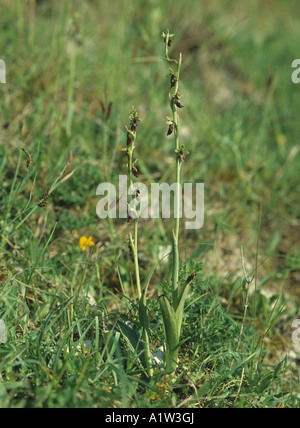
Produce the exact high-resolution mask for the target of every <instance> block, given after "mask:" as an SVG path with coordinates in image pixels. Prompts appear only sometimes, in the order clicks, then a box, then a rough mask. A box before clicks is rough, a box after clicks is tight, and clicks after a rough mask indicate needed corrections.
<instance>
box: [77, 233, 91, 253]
mask: <svg viewBox="0 0 300 428" xmlns="http://www.w3.org/2000/svg"><path fill="white" fill-rule="evenodd" d="M94 245H95V242H94V241H93V237H92V236H90V237H89V238H87V237H86V236H82V237H81V238H80V239H79V246H80V249H81V250H82V251H85V250H86V247H93V246H94Z"/></svg>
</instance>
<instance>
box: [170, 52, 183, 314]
mask: <svg viewBox="0 0 300 428" xmlns="http://www.w3.org/2000/svg"><path fill="white" fill-rule="evenodd" d="M181 62H182V56H181V54H180V58H179V62H178V64H177V76H176V78H177V81H176V85H175V89H174V94H177V93H178V88H179V77H180V67H181ZM170 99H171V108H172V112H173V122H174V139H175V150H176V151H178V150H179V130H180V123H179V116H178V112H177V107H176V105H175V103H174V98H173V97H172V96H171V95H170ZM180 172H181V160H180V158H179V156H178V155H177V154H176V194H175V201H176V206H175V213H174V214H175V215H174V217H175V227H174V231H173V240H172V250H173V266H172V294H173V304H174V309H175V310H176V308H177V306H178V303H179V302H178V279H179V264H180V259H179V248H178V241H179V227H180V218H179V214H180V182H181V176H180Z"/></svg>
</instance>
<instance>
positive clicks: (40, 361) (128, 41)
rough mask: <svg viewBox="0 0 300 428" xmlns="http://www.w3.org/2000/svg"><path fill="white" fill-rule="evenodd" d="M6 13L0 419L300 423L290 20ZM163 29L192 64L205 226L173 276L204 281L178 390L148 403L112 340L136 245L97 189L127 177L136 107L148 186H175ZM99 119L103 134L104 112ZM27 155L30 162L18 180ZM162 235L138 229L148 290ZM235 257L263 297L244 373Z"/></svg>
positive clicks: (132, 7) (231, 6)
mask: <svg viewBox="0 0 300 428" xmlns="http://www.w3.org/2000/svg"><path fill="white" fill-rule="evenodd" d="M0 8H1V13H0V25H1V29H2V31H1V34H2V35H1V39H0V58H1V59H3V60H5V62H6V66H7V83H6V84H5V85H4V84H2V85H1V86H0V112H1V114H0V183H1V186H0V228H1V236H0V243H1V251H0V318H2V319H4V320H5V322H6V324H7V327H8V332H7V335H8V340H7V343H6V344H5V345H0V381H1V383H0V406H1V407H15V406H17V407H55V406H58V407H74V406H75V407H76V406H78V407H80V406H83V407H88V406H98V407H107V406H117V407H118V406H137V407H143V406H147V407H149V406H153V407H163V406H166V407H174V406H187V405H190V406H201V407H215V406H218V407H222V406H224V407H274V406H287V407H297V406H298V404H299V397H300V396H299V391H298V390H299V387H298V385H299V384H298V375H299V372H298V368H297V361H298V364H299V347H297V345H296V346H294V345H293V344H292V340H291V335H292V332H293V330H292V328H291V325H292V321H293V320H294V319H296V318H299V316H297V314H299V309H298V308H299V300H300V299H299V296H300V286H299V280H300V272H299V270H300V269H299V268H300V251H299V238H300V234H299V227H300V213H299V202H298V201H299V190H300V189H299V187H300V185H299V167H300V165H299V150H300V145H299V139H298V138H299V135H300V125H299V123H300V122H299V120H298V111H299V109H298V106H299V94H300V92H299V91H300V86H299V87H298V86H297V85H295V84H293V83H292V81H291V73H292V69H291V63H292V61H293V60H294V59H295V58H298V57H299V55H300V52H299V43H298V41H299V36H300V34H299V24H298V23H299V15H300V9H299V7H297V2H296V1H294V0H290V1H289V2H286V1H283V0H281V1H280V0H268V1H260V0H250V1H248V2H235V1H231V0H223V1H217V0H212V1H210V2H205V1H199V0H197V1H196V0H185V1H181V0H178V1H176V2H174V1H169V0H165V1H158V0H148V1H144V0H139V1H137V0H131V1H130V2H129V1H127V2H126V1H122V0H114V1H113V2H111V1H107V0H100V1H96V0H94V1H92V0H90V1H84V2H82V1H76V0H66V1H54V0H53V1H47V0H44V1H42V0H41V1H37V0H36V1H35V0H31V1H29V0H28V1H21V0H16V1H14V2H10V1H6V0H2V1H1V4H0ZM166 28H170V30H171V32H172V33H176V37H175V38H174V41H173V51H172V56H175V57H177V56H178V55H179V53H180V52H182V54H183V68H182V76H181V78H182V83H181V93H182V103H183V104H184V106H185V108H184V109H183V111H182V112H180V118H181V124H182V142H183V143H184V144H185V145H186V148H187V150H188V151H189V152H190V154H189V155H188V156H187V158H186V161H185V163H184V167H183V175H184V181H185V182H191V183H196V182H204V183H205V223H204V227H203V228H202V229H201V230H197V231H186V230H184V228H182V232H181V246H182V251H181V258H182V261H185V265H184V267H183V272H186V271H188V270H189V269H191V264H192V263H194V262H195V263H200V262H201V263H202V273H201V277H200V278H199V279H198V280H197V282H196V284H195V285H194V289H193V293H192V295H191V297H190V300H189V301H188V303H187V311H186V315H185V321H184V323H185V324H184V326H185V327H184V333H183V335H184V338H185V340H186V343H185V345H184V346H183V349H182V351H181V359H180V364H179V369H178V373H177V375H176V377H175V378H168V377H167V378H166V377H164V376H162V375H161V374H159V373H157V374H156V378H155V382H154V383H151V384H148V381H147V380H145V379H144V378H143V376H142V375H141V374H140V372H139V367H138V362H137V360H136V358H135V357H134V355H133V354H132V353H131V352H130V350H126V346H125V344H124V343H123V342H122V340H123V339H122V337H121V336H120V332H119V331H118V328H117V321H118V319H119V318H120V317H121V319H122V320H123V321H125V320H130V321H131V322H132V323H133V324H134V323H136V319H135V311H134V310H133V309H132V306H130V305H129V303H128V302H126V301H124V299H122V298H121V297H120V295H119V294H117V293H116V291H115V289H118V290H119V291H122V289H123V290H124V289H125V290H128V291H129V292H131V290H132V284H133V278H134V271H133V266H132V265H133V264H132V261H131V259H130V254H129V251H128V244H127V243H126V237H127V234H128V231H129V230H130V226H129V225H128V224H127V223H126V222H122V221H114V222H112V221H111V222H109V221H99V219H98V218H97V216H96V212H95V208H96V204H97V202H98V200H99V198H98V197H97V196H96V188H97V186H98V184H100V183H101V182H104V181H109V182H113V183H117V182H118V176H119V174H124V173H125V171H126V157H124V153H123V152H122V151H120V146H125V144H126V134H125V133H124V126H125V124H128V114H129V111H130V109H131V106H132V105H134V106H135V107H136V108H137V109H138V111H139V113H140V116H141V118H142V122H141V124H140V125H139V128H138V140H137V155H138V158H139V168H140V172H141V176H140V181H142V182H144V183H145V184H150V183H151V182H153V181H155V182H160V181H161V182H163V181H169V182H173V181H174V178H175V177H174V163H173V156H174V148H173V141H172V140H171V139H168V138H167V137H166V131H167V125H166V116H167V115H169V114H170V113H169V107H168V88H169V78H168V77H167V74H168V67H167V66H166V64H165V63H164V62H163V61H162V60H161V58H160V57H161V55H162V54H163V44H162V40H161V37H160V36H161V33H162V31H163V30H165V29H166ZM110 102H112V103H113V107H112V112H111V115H110V117H109V118H108V119H107V118H106V112H104V111H103V108H102V107H101V106H102V105H105V106H106V108H107V107H108V105H109V103H110ZM21 148H26V149H27V150H28V152H29V153H30V155H31V157H32V161H33V166H32V168H31V169H30V171H29V172H27V170H26V161H27V158H26V155H25V154H24V153H23V152H22V151H21V150H20V149H21ZM70 151H72V153H73V158H74V160H73V163H72V165H73V167H74V168H76V171H75V174H74V177H73V178H72V180H70V181H68V182H67V183H65V184H64V185H63V186H61V187H60V188H59V189H58V190H56V191H55V192H54V193H53V194H52V195H51V197H50V198H49V205H48V206H47V207H46V208H43V209H42V208H38V210H37V211H36V212H35V213H34V215H33V216H32V217H30V219H28V220H27V221H25V222H24V224H23V225H22V226H21V227H20V228H19V229H18V230H17V231H14V224H15V223H12V221H13V220H14V219H15V218H16V217H17V216H18V215H20V214H21V215H22V211H23V210H24V208H25V207H26V204H27V201H28V199H29V198H31V199H32V201H38V200H40V199H41V196H42V194H43V193H44V192H45V191H46V190H47V189H48V188H49V187H50V185H51V184H52V183H53V181H54V180H55V178H56V177H57V176H58V174H59V173H60V171H61V170H62V169H63V168H64V166H65V163H66V159H67V158H68V155H69V152H70ZM23 217H24V216H23ZM21 218H22V217H21ZM171 223H172V222H169V221H156V220H147V221H143V222H141V225H140V248H139V256H140V262H141V274H142V278H144V279H145V278H146V276H147V274H148V273H149V272H150V270H151V269H152V267H153V266H154V265H155V263H158V262H159V254H160V252H161V249H162V248H166V247H167V246H168V245H169V244H170V237H171V231H172V224H171ZM91 235H92V236H93V237H94V241H95V243H96V246H95V247H93V248H92V249H90V251H87V252H85V253H83V252H81V251H80V249H79V243H78V240H79V237H80V236H91ZM241 246H242V247H243V251H244V257H245V266H246V269H247V272H248V273H249V276H252V275H254V277H255V279H254V280H253V282H252V286H253V287H254V284H255V291H254V292H253V293H252V294H251V297H250V308H249V312H248V315H247V319H246V327H245V331H244V337H243V346H242V349H241V351H240V352H239V353H238V355H236V354H235V352H234V351H235V349H236V344H237V340H238V336H239V329H240V321H241V319H242V314H243V302H244V298H245V290H244V289H243V287H242V286H241V278H242V276H243V268H242V262H241V251H240V249H241ZM169 279H170V263H169V262H167V263H163V262H161V263H160V264H159V265H158V267H157V269H156V270H155V272H154V274H153V277H152V280H151V288H152V289H153V291H154V289H155V288H157V286H158V285H162V284H166V283H167V281H169ZM71 290H73V291H74V293H75V300H73V301H70V300H69V299H70V297H71ZM72 305H74V307H73V306H72ZM73 310H74V319H73V318H72V311H73ZM157 310H158V307H157V302H156V300H155V299H153V300H152V301H151V303H150V313H151V317H152V348H153V349H152V350H156V349H157V348H158V347H159V346H161V343H162V328H161V327H162V326H161V321H160V319H159V317H158V314H157ZM72 321H73V322H72ZM86 340H90V341H91V348H90V349H86V347H85V346H84V344H83V343H84V341H86ZM298 346H299V345H298ZM286 354H288V356H289V357H290V356H291V358H289V359H288V360H287V361H285V360H284V363H282V361H283V359H284V358H285V355H286ZM233 356H234V358H235V362H236V364H235V366H234V367H235V368H234V370H229V367H230V362H231V360H232V358H233ZM278 364H279V365H278ZM290 364H291V365H290ZM243 369H244V372H243V371H242V370H243ZM184 376H188V378H189V383H188V384H186V383H184V381H183V380H182V379H183V378H184ZM184 379H185V378H184ZM239 388H240V390H239Z"/></svg>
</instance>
